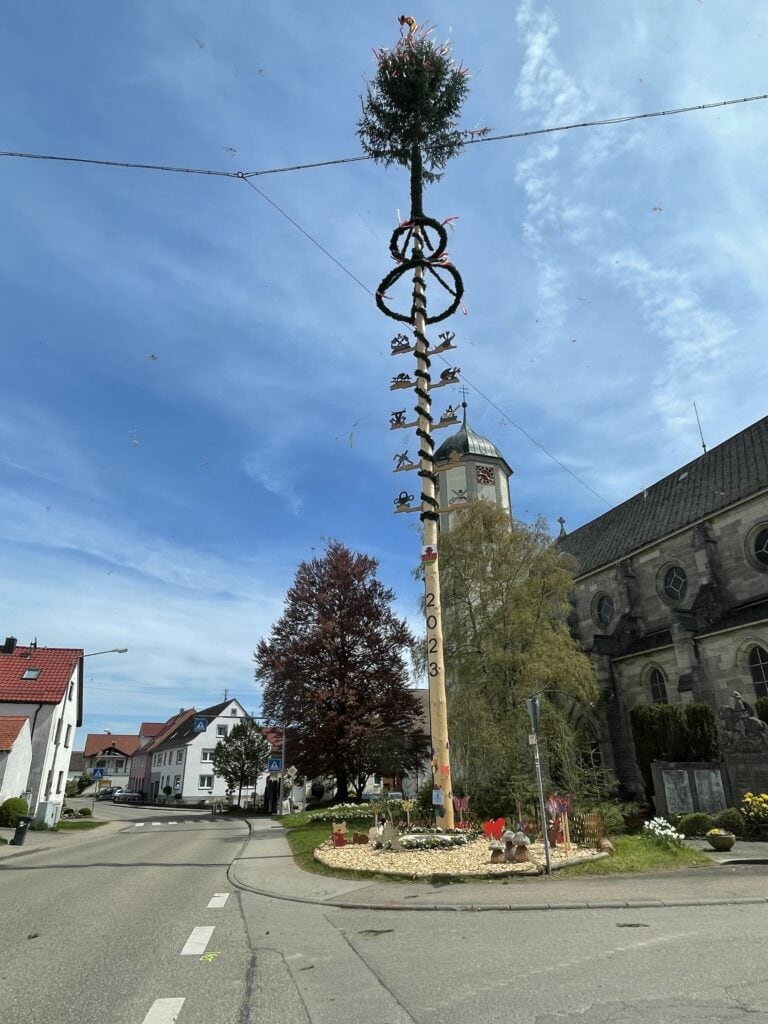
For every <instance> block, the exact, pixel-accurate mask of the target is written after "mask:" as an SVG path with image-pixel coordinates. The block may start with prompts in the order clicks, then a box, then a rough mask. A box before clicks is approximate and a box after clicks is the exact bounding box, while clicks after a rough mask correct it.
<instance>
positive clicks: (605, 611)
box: [597, 594, 613, 626]
mask: <svg viewBox="0 0 768 1024" xmlns="http://www.w3.org/2000/svg"><path fill="white" fill-rule="evenodd" d="M597 621H598V622H599V623H600V625H601V626H610V624H611V623H612V622H613V599H612V598H610V597H609V596H608V595H607V594H603V596H602V597H601V598H600V600H599V601H598V602H597Z"/></svg>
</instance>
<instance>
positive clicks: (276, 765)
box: [267, 757, 283, 772]
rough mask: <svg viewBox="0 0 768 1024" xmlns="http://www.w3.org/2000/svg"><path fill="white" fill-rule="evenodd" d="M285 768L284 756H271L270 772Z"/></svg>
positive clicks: (268, 768)
mask: <svg viewBox="0 0 768 1024" xmlns="http://www.w3.org/2000/svg"><path fill="white" fill-rule="evenodd" d="M282 770H283V759H282V757H270V759H269V760H268V761H267V771H268V772H281V771H282Z"/></svg>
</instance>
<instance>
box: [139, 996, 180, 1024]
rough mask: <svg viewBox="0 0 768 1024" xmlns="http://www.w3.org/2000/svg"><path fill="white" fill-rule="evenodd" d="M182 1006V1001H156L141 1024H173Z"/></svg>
mask: <svg viewBox="0 0 768 1024" xmlns="http://www.w3.org/2000/svg"><path fill="white" fill-rule="evenodd" d="M183 1005H184V1000H183V999H156V1000H155V1001H154V1003H152V1006H151V1007H150V1009H149V1013H148V1014H147V1016H146V1017H145V1018H144V1020H143V1021H142V1024H174V1021H176V1020H178V1019H179V1014H180V1013H181V1008H182V1006H183Z"/></svg>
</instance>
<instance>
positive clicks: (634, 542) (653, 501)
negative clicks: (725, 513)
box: [558, 417, 768, 576]
mask: <svg viewBox="0 0 768 1024" xmlns="http://www.w3.org/2000/svg"><path fill="white" fill-rule="evenodd" d="M767 487H768V417H765V418H763V419H761V420H758V421H757V423H753V424H752V426H750V427H747V428H746V430H742V431H741V432H740V433H738V434H736V435H734V436H733V437H731V438H729V439H728V440H727V441H723V443H722V444H719V445H718V446H717V447H716V448H712V449H711V451H708V452H706V454H704V455H700V456H699V457H698V458H697V459H694V460H693V462H689V463H688V464H687V465H685V466H681V468H680V469H676V470H675V471H674V473H670V474H669V476H666V477H664V479H663V480H659V481H658V483H655V484H653V485H652V486H651V487H648V488H646V490H644V491H641V492H640V493H639V494H636V495H635V496H634V497H632V498H630V499H629V500H628V501H625V502H623V503H622V504H621V505H617V506H616V508H612V509H611V510H610V511H609V512H606V513H605V514H604V515H602V516H599V517H598V518H597V519H593V520H592V521H591V522H589V523H586V524H585V525H584V526H580V527H579V528H578V529H577V530H574V531H573V533H569V534H566V535H565V536H563V537H559V538H558V544H559V546H560V548H561V550H563V551H566V552H567V553H568V554H570V555H573V556H574V557H575V558H576V561H577V562H578V563H579V569H578V575H579V576H582V575H586V574H587V573H589V572H592V571H593V570H595V569H598V568H600V567H601V566H604V565H610V564H611V563H613V562H616V561H619V560H620V559H622V558H626V557H627V556H628V555H630V554H632V552H634V551H638V550H639V549H640V548H643V547H645V546H646V545H648V544H651V543H653V542H654V541H657V540H661V539H662V538H663V537H667V536H669V534H671V533H674V532H675V531H676V530H681V529H683V528H684V527H686V526H690V525H691V524H693V523H696V522H698V521H700V520H702V519H704V518H706V517H707V516H710V515H712V514H714V513H715V512H719V511H720V510H722V509H724V508H727V507H728V506H729V505H733V504H734V503H736V502H738V501H741V500H742V499H744V498H748V497H750V496H751V495H753V494H757V493H758V492H760V491H762V490H764V489H765V488H767Z"/></svg>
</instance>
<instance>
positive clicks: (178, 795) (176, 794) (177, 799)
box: [173, 793, 181, 803]
mask: <svg viewBox="0 0 768 1024" xmlns="http://www.w3.org/2000/svg"><path fill="white" fill-rule="evenodd" d="M173 799H174V800H175V801H176V803H179V802H180V801H181V793H174V796H173Z"/></svg>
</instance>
